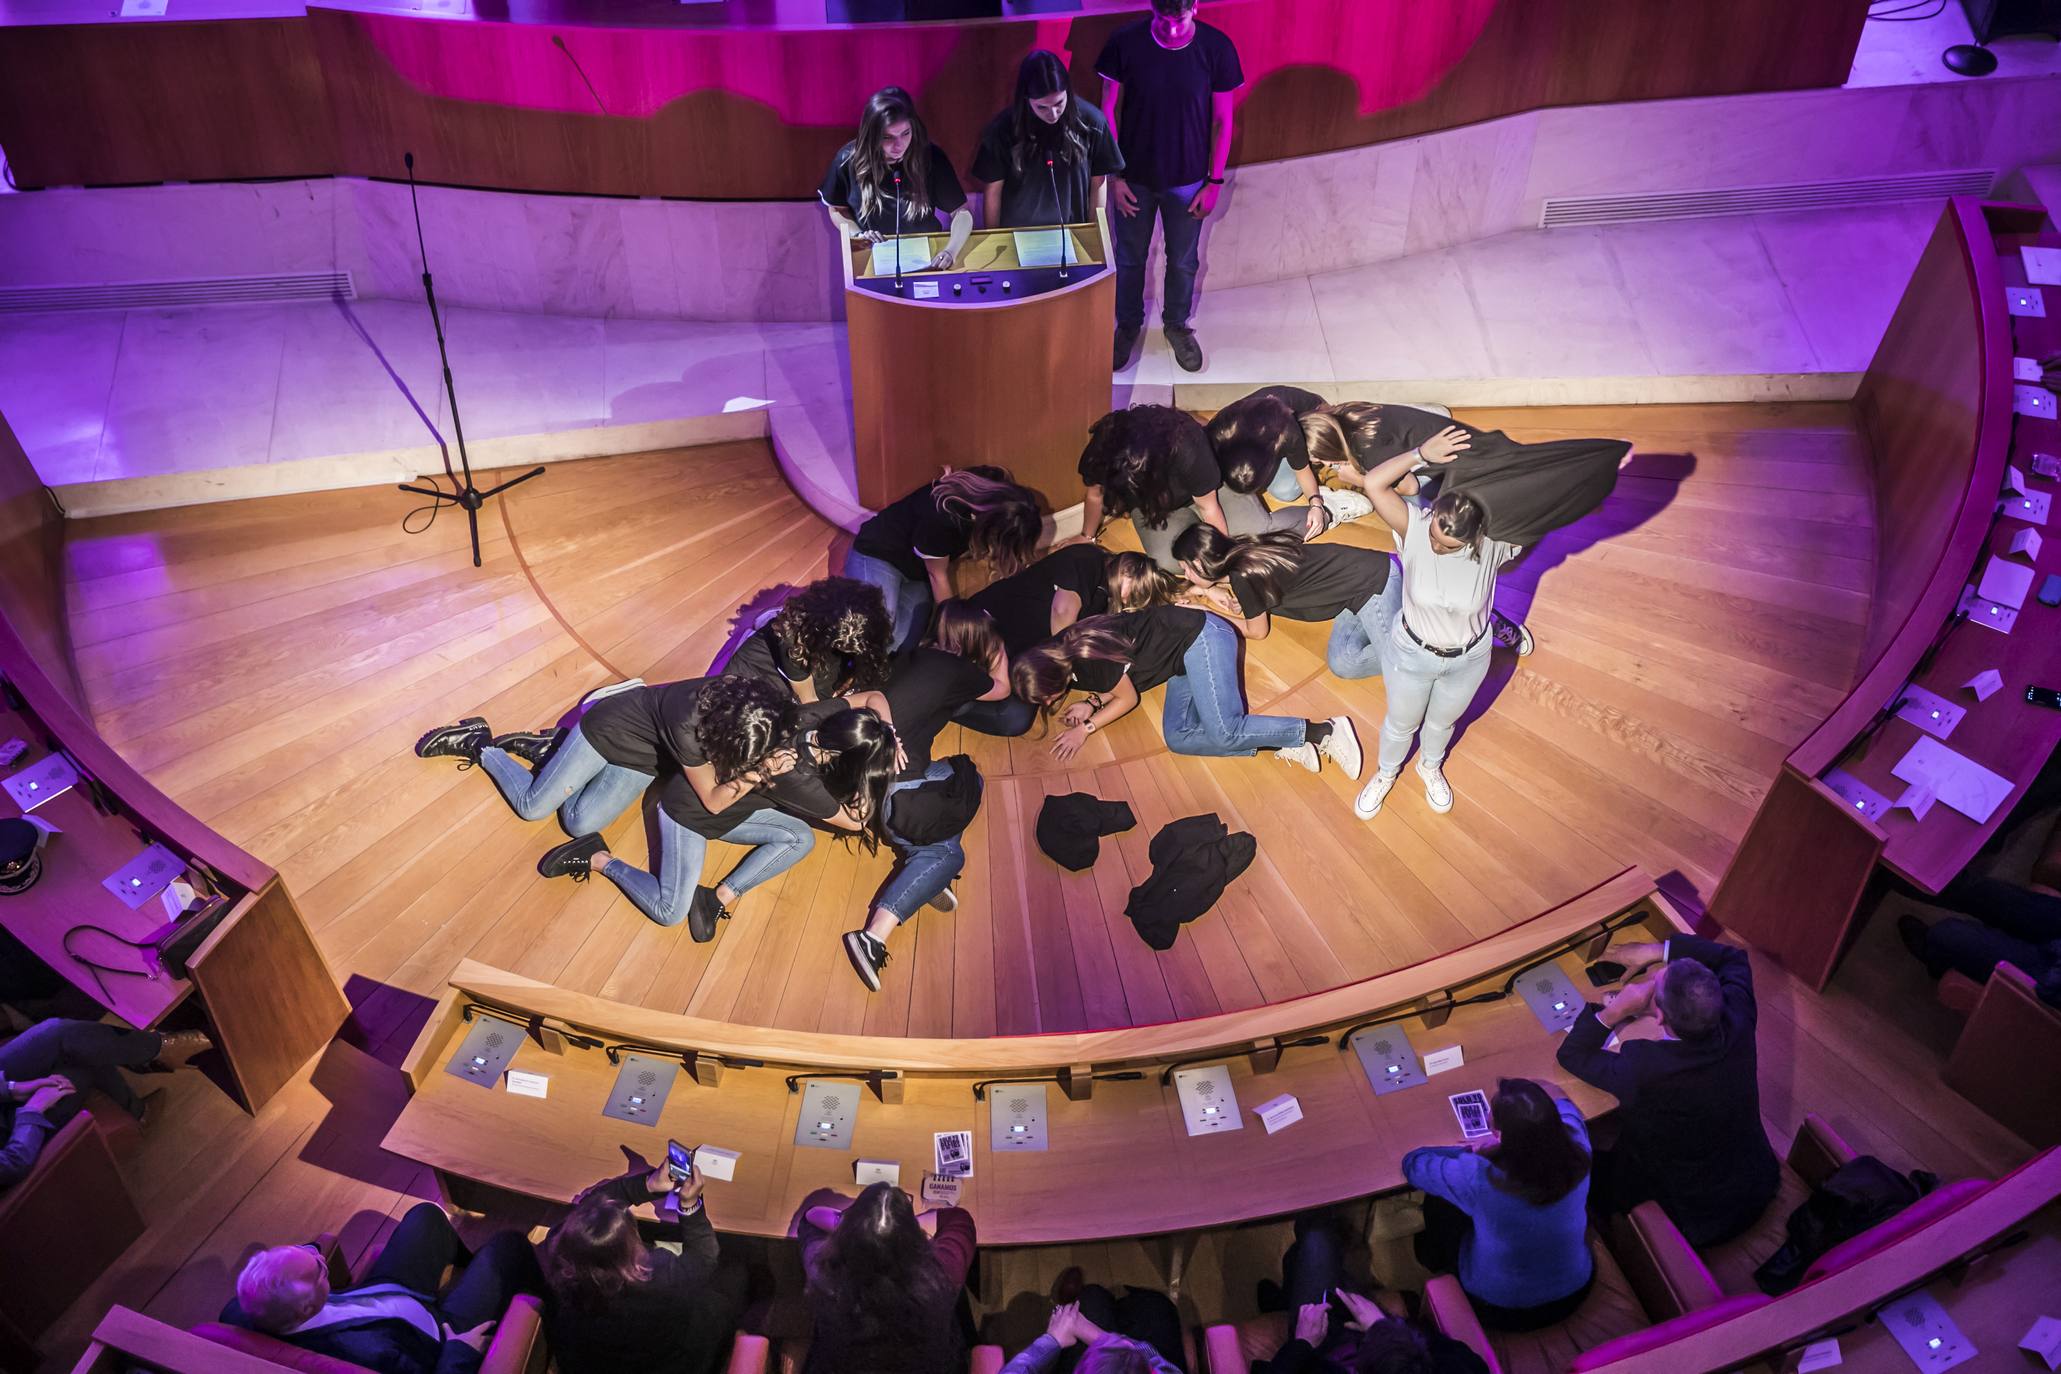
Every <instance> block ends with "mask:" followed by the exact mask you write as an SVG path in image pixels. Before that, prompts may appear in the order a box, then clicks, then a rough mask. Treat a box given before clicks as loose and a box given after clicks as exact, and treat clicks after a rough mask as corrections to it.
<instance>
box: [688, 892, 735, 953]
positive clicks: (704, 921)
mask: <svg viewBox="0 0 2061 1374" xmlns="http://www.w3.org/2000/svg"><path fill="white" fill-rule="evenodd" d="M729 919H730V913H729V911H728V910H727V909H726V908H725V907H724V906H723V903H722V901H721V900H720V899H719V898H718V897H717V896H716V890H715V889H714V888H712V887H697V888H695V889H694V900H693V901H691V902H689V903H688V904H687V933H688V934H689V935H692V936H693V937H694V943H695V944H697V945H705V944H707V943H708V942H709V941H711V940H713V939H715V938H716V922H718V921H727V920H729Z"/></svg>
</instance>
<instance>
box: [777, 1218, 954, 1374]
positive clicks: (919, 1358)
mask: <svg viewBox="0 0 2061 1374" xmlns="http://www.w3.org/2000/svg"><path fill="white" fill-rule="evenodd" d="M800 1239H801V1254H802V1270H803V1272H804V1274H805V1275H806V1276H807V1279H808V1294H807V1296H808V1306H809V1315H810V1317H811V1319H812V1321H813V1325H814V1331H813V1334H812V1336H811V1338H810V1342H809V1355H808V1361H807V1363H806V1364H804V1365H803V1370H804V1372H805V1374H853V1371H857V1370H866V1371H868V1372H869V1374H958V1371H959V1370H960V1369H962V1368H963V1367H964V1364H965V1359H966V1352H965V1341H964V1339H963V1336H962V1333H961V1331H960V1329H959V1326H958V1306H959V1293H960V1290H961V1289H963V1288H964V1287H965V1286H966V1272H967V1270H968V1269H970V1268H971V1267H972V1265H973V1258H974V1253H975V1249H976V1240H975V1236H974V1229H973V1218H972V1216H971V1215H969V1214H968V1213H967V1212H966V1211H965V1210H963V1209H962V1208H958V1207H946V1208H943V1209H941V1210H939V1211H936V1212H926V1213H924V1214H923V1215H922V1216H921V1217H920V1218H919V1217H918V1216H917V1213H916V1209H915V1207H914V1206H913V1205H912V1204H911V1203H910V1201H909V1195H908V1194H907V1193H904V1192H903V1191H902V1190H901V1189H899V1188H897V1187H895V1186H894V1185H893V1184H891V1183H875V1184H873V1185H871V1186H870V1187H868V1188H867V1189H866V1190H865V1191H864V1192H862V1193H860V1194H859V1195H858V1197H856V1198H837V1199H836V1200H835V1201H834V1202H829V1203H825V1204H821V1205H817V1206H812V1207H810V1208H809V1209H808V1210H807V1211H806V1212H805V1213H804V1214H803V1218H802V1224H801V1236H800Z"/></svg>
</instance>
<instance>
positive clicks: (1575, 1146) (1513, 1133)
mask: <svg viewBox="0 0 2061 1374" xmlns="http://www.w3.org/2000/svg"><path fill="white" fill-rule="evenodd" d="M1489 1117H1490V1119H1491V1120H1493V1121H1494V1122H1495V1126H1496V1135H1497V1140H1496V1145H1495V1148H1493V1149H1491V1150H1489V1151H1488V1152H1487V1154H1486V1156H1485V1157H1486V1158H1487V1160H1488V1162H1489V1163H1490V1164H1492V1165H1494V1166H1495V1172H1493V1173H1491V1174H1490V1175H1489V1181H1490V1182H1492V1183H1493V1184H1495V1186H1496V1187H1497V1188H1499V1189H1501V1190H1502V1191H1503V1192H1506V1193H1509V1194H1510V1195H1511V1196H1513V1197H1518V1198H1522V1199H1523V1200H1524V1201H1526V1202H1528V1203H1530V1204H1531V1205H1532V1206H1534V1207H1546V1206H1550V1205H1552V1204H1553V1203H1556V1202H1558V1201H1560V1199H1561V1198H1564V1197H1566V1196H1567V1194H1568V1193H1569V1192H1570V1191H1571V1190H1572V1189H1573V1188H1574V1186H1575V1185H1576V1184H1577V1183H1580V1182H1581V1181H1582V1180H1583V1179H1585V1178H1587V1177H1588V1176H1589V1152H1588V1151H1587V1150H1586V1149H1584V1148H1583V1147H1582V1145H1581V1144H1580V1143H1579V1142H1578V1141H1576V1140H1575V1138H1574V1135H1573V1133H1572V1132H1570V1131H1569V1130H1568V1129H1567V1123H1566V1122H1565V1121H1563V1120H1561V1119H1560V1108H1559V1107H1558V1105H1556V1104H1555V1103H1554V1101H1553V1097H1552V1094H1550V1093H1548V1092H1547V1091H1546V1090H1545V1089H1544V1088H1542V1087H1540V1086H1539V1085H1538V1084H1536V1083H1534V1082H1532V1080H1530V1079H1529V1078H1505V1079H1503V1080H1502V1081H1501V1082H1499V1083H1497V1084H1496V1095H1495V1096H1494V1097H1493V1098H1491V1099H1490V1100H1489Z"/></svg>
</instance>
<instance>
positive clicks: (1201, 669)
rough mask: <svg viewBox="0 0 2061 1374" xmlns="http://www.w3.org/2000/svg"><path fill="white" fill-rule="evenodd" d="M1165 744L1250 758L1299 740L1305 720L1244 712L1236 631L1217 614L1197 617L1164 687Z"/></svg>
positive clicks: (1181, 750)
mask: <svg viewBox="0 0 2061 1374" xmlns="http://www.w3.org/2000/svg"><path fill="white" fill-rule="evenodd" d="M1160 728H1161V729H1162V731H1163V732H1164V733H1165V735H1166V747H1167V748H1169V749H1171V750H1173V751H1174V752H1175V753H1176V754H1202V755H1207V756H1210V757H1213V758H1231V757H1236V758H1250V757H1251V756H1252V755H1253V754H1254V753H1256V752H1258V751H1259V750H1261V749H1287V748H1291V747H1292V746H1294V745H1298V744H1301V743H1302V741H1303V733H1304V731H1305V729H1306V728H1307V722H1305V721H1302V720H1298V719H1297V718H1296V717H1294V716H1249V715H1247V714H1246V713H1245V686H1244V684H1243V683H1242V682H1240V681H1239V677H1238V632H1237V631H1235V630H1233V629H1232V628H1231V625H1230V622H1229V621H1227V620H1224V619H1223V618H1222V617H1220V616H1214V615H1206V616H1204V617H1203V618H1202V633H1201V634H1199V635H1197V636H1195V642H1194V643H1193V644H1190V645H1189V646H1188V652H1187V654H1186V656H1185V657H1184V658H1183V659H1182V671H1181V674H1180V675H1179V676H1178V677H1175V678H1172V679H1170V680H1169V681H1168V682H1167V685H1166V704H1165V707H1164V710H1163V712H1162V714H1161V717H1160Z"/></svg>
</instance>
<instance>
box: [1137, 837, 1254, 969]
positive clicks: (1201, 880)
mask: <svg viewBox="0 0 2061 1374" xmlns="http://www.w3.org/2000/svg"><path fill="white" fill-rule="evenodd" d="M1258 851H1259V842H1258V841H1257V840H1255V839H1253V837H1252V836H1250V835H1248V834H1245V833H1244V832H1243V831H1241V832H1239V833H1238V834H1236V835H1233V834H1230V833H1229V832H1228V831H1227V830H1226V829H1225V826H1224V823H1223V821H1221V820H1219V819H1218V818H1217V817H1216V816H1215V815H1206V816H1189V817H1186V818H1185V819H1182V820H1178V821H1175V822H1174V823H1173V824H1172V825H1169V826H1166V827H1165V828H1163V829H1162V830H1161V831H1160V832H1159V833H1158V834H1157V835H1154V836H1153V837H1152V847H1151V849H1150V850H1148V851H1147V852H1148V853H1149V854H1150V855H1151V856H1152V874H1151V876H1150V877H1148V878H1146V880H1145V881H1144V882H1142V883H1140V884H1138V885H1137V886H1136V887H1134V888H1132V889H1131V900H1130V902H1129V903H1128V904H1127V905H1126V906H1125V907H1124V914H1125V915H1127V916H1129V917H1130V918H1131V924H1132V925H1134V926H1136V927H1137V928H1138V935H1139V938H1141V939H1143V940H1144V941H1145V943H1146V944H1148V945H1150V946H1152V948H1154V949H1172V948H1173V947H1174V937H1175V936H1176V935H1179V934H1180V933H1181V927H1182V926H1183V925H1186V924H1187V923H1188V922H1190V921H1192V920H1194V919H1196V918H1197V917H1198V916H1201V915H1202V914H1203V913H1204V912H1206V911H1208V910H1209V909H1210V908H1211V907H1213V906H1215V905H1216V904H1217V898H1219V897H1221V896H1223V895H1224V889H1225V888H1226V887H1228V886H1230V884H1231V880H1232V879H1234V878H1236V877H1237V876H1238V875H1239V874H1241V873H1243V872H1244V871H1245V870H1246V867H1247V866H1248V865H1250V864H1251V863H1252V859H1253V855H1254V854H1256V853H1257V852H1258Z"/></svg>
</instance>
